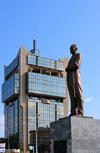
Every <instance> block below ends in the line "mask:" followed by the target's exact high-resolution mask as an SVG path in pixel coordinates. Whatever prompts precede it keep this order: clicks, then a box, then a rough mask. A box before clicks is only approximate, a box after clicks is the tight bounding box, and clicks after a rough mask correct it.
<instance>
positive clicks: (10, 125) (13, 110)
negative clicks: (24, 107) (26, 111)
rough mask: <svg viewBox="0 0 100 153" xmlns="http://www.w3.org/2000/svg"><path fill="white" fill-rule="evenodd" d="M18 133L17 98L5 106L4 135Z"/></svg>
mask: <svg viewBox="0 0 100 153" xmlns="http://www.w3.org/2000/svg"><path fill="white" fill-rule="evenodd" d="M16 133H18V100H15V101H13V102H9V105H7V106H5V137H6V138H7V137H8V135H12V134H16Z"/></svg>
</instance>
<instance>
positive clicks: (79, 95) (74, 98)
mask: <svg viewBox="0 0 100 153" xmlns="http://www.w3.org/2000/svg"><path fill="white" fill-rule="evenodd" d="M77 50H78V47H77V45H75V44H73V45H71V47H70V53H71V54H72V57H71V59H70V60H69V63H68V66H67V68H66V72H67V86H68V90H69V95H70V99H71V114H70V116H73V115H78V116H83V115H84V105H83V91H82V87H81V74H80V65H81V59H82V55H81V54H80V53H77Z"/></svg>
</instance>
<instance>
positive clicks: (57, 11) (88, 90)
mask: <svg viewBox="0 0 100 153" xmlns="http://www.w3.org/2000/svg"><path fill="white" fill-rule="evenodd" d="M33 39H36V40H37V49H39V50H40V56H42V57H46V58H50V59H55V60H58V59H60V58H64V57H67V56H68V57H69V58H70V57H71V55H70V52H69V47H70V45H71V44H73V43H75V44H77V45H78V48H79V52H80V53H81V54H82V65H81V75H82V87H83V94H84V107H85V116H92V117H93V118H94V119H100V81H99V78H100V68H99V66H100V0H9V1H8V0H3V1H2V0H1V1H0V55H1V56H0V72H1V73H0V85H1V84H2V83H3V81H4V75H3V74H4V65H8V64H9V63H10V62H11V61H12V60H13V59H14V58H15V57H16V55H17V52H18V50H19V48H20V46H21V45H22V46H24V47H25V48H26V49H27V50H29V51H30V50H31V49H32V48H33ZM0 90H1V88H0ZM0 93H1V92H0ZM3 113H4V108H3V104H2V103H1V94H0V123H1V124H4V123H3V118H4V116H3ZM3 135H4V133H3V126H0V137H2V136H3Z"/></svg>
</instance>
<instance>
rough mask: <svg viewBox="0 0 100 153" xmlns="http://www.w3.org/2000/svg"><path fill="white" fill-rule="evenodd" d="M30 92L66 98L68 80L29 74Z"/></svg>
mask: <svg viewBox="0 0 100 153" xmlns="http://www.w3.org/2000/svg"><path fill="white" fill-rule="evenodd" d="M28 92H29V93H35V94H43V95H49V96H56V97H62V98H66V79H65V78H60V77H55V76H50V75H44V74H39V73H34V72H28Z"/></svg>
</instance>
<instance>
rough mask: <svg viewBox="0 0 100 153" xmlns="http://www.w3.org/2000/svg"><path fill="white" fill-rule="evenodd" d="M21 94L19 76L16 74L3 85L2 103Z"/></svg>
mask: <svg viewBox="0 0 100 153" xmlns="http://www.w3.org/2000/svg"><path fill="white" fill-rule="evenodd" d="M18 93H19V74H17V73H15V74H14V75H12V76H11V77H10V78H9V79H8V80H7V81H5V82H4V83H3V85H2V101H3V102H4V101H5V100H7V99H8V98H9V97H11V96H12V95H14V94H18Z"/></svg>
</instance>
